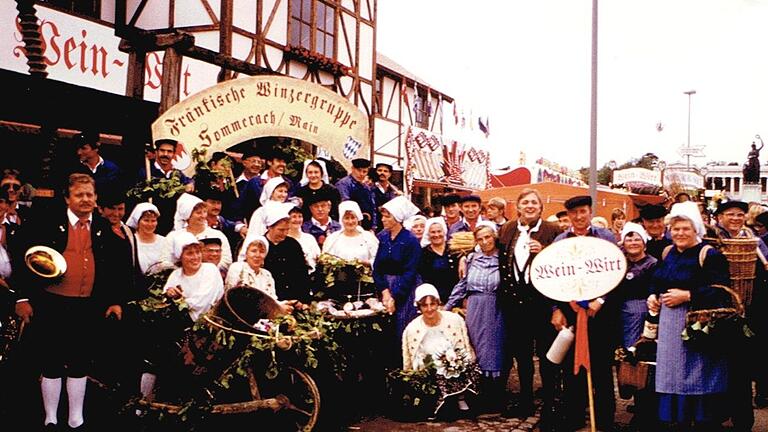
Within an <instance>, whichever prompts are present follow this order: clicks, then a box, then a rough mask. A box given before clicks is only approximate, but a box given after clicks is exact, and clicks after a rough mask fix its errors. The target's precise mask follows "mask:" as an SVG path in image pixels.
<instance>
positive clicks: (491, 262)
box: [445, 222, 509, 410]
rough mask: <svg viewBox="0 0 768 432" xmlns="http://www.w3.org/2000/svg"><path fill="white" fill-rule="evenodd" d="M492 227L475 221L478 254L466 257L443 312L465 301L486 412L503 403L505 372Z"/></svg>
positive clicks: (494, 242)
mask: <svg viewBox="0 0 768 432" xmlns="http://www.w3.org/2000/svg"><path fill="white" fill-rule="evenodd" d="M495 228H496V227H495V225H493V226H492V225H491V224H490V223H488V222H479V223H478V225H477V227H475V231H474V235H475V242H476V243H477V245H478V246H479V247H480V251H479V252H473V253H471V254H470V255H469V256H468V257H467V271H466V274H465V276H464V277H463V278H462V279H461V280H460V281H459V283H458V284H456V286H455V287H454V288H453V292H451V296H450V297H449V298H448V302H447V303H446V304H445V310H451V309H452V308H454V307H456V306H461V303H462V301H463V300H464V299H465V298H466V299H467V318H466V320H467V329H468V330H469V340H470V342H471V343H472V347H473V348H474V349H475V353H476V355H477V363H478V365H479V366H480V371H481V372H482V374H483V377H482V380H481V393H482V394H484V395H485V396H484V399H485V401H486V409H489V410H494V409H496V408H500V406H497V405H499V404H500V403H503V402H504V401H506V398H505V397H504V392H505V391H506V383H507V371H508V370H509V365H508V362H507V359H506V357H505V346H504V341H505V340H506V332H505V326H504V317H503V315H502V310H501V308H499V307H498V304H497V302H496V293H497V290H498V288H499V282H500V277H501V275H500V273H499V248H498V245H497V241H496V240H497V237H496V229H495Z"/></svg>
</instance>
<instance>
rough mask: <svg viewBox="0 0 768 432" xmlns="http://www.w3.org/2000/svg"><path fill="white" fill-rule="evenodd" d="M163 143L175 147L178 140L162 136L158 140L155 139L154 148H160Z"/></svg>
mask: <svg viewBox="0 0 768 432" xmlns="http://www.w3.org/2000/svg"><path fill="white" fill-rule="evenodd" d="M163 144H170V145H172V146H173V148H174V149H175V148H176V146H177V145H179V142H178V141H176V140H175V139H170V138H162V139H159V140H157V141H155V149H158V148H160V146H161V145H163Z"/></svg>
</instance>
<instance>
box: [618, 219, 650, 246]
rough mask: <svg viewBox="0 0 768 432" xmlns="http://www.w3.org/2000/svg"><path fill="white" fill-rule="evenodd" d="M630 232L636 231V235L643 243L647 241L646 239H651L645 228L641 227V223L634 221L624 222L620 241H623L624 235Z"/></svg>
mask: <svg viewBox="0 0 768 432" xmlns="http://www.w3.org/2000/svg"><path fill="white" fill-rule="evenodd" d="M630 233H637V235H639V236H640V237H641V238H642V239H643V242H644V243H648V240H650V239H651V236H649V235H648V232H647V231H645V228H643V226H642V225H640V224H637V223H634V222H627V223H625V224H624V228H622V229H621V241H624V237H626V236H627V235H628V234H630Z"/></svg>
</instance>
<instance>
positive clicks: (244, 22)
mask: <svg viewBox="0 0 768 432" xmlns="http://www.w3.org/2000/svg"><path fill="white" fill-rule="evenodd" d="M232 7H233V9H234V11H235V13H234V16H233V17H232V25H234V26H235V27H239V28H241V29H243V30H247V31H250V32H254V33H256V2H255V1H253V0H235V1H234V2H233V6H232ZM270 10H271V9H270ZM264 13H265V14H266V17H265V18H264V19H265V20H266V18H268V17H269V13H268V12H267V11H266V10H265V12H264Z"/></svg>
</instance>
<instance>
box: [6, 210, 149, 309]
mask: <svg viewBox="0 0 768 432" xmlns="http://www.w3.org/2000/svg"><path fill="white" fill-rule="evenodd" d="M68 225H69V220H68V219H67V215H66V213H62V214H60V215H59V216H58V217H56V218H55V219H54V220H51V219H50V218H44V217H40V218H37V219H34V220H32V221H30V222H29V223H25V224H24V225H23V226H22V228H21V229H22V230H23V233H22V237H21V242H20V243H21V244H20V245H17V246H16V252H15V253H14V254H13V257H12V259H13V263H14V264H13V270H14V271H13V275H12V278H11V279H12V281H13V282H12V283H13V285H12V286H13V287H15V289H16V292H17V296H18V298H28V299H29V300H30V302H32V304H33V306H34V302H35V298H36V297H37V296H38V295H39V294H40V293H41V292H42V291H43V290H44V289H45V288H46V287H47V286H49V285H50V284H51V281H50V280H47V279H43V278H40V277H38V276H37V275H35V274H34V273H32V272H31V271H30V270H29V269H28V268H27V266H26V264H25V263H24V252H25V251H26V250H27V249H28V248H30V247H32V246H48V247H51V248H53V249H55V250H57V251H59V252H61V253H63V252H64V249H66V247H67V237H68V234H69V227H68ZM123 241H124V240H123V239H121V238H120V237H118V236H117V234H115V233H114V231H112V228H111V226H110V224H109V222H108V221H107V220H106V219H104V218H102V217H100V216H98V215H97V214H95V213H94V214H93V220H92V222H91V242H92V248H93V257H94V260H95V263H94V264H95V271H96V274H95V278H94V283H93V291H92V293H91V297H92V298H93V299H95V300H96V302H97V303H98V304H99V305H100V306H103V307H105V308H106V307H108V306H111V305H119V304H123V303H124V302H125V300H126V299H127V298H128V296H130V294H131V290H132V286H131V285H132V284H131V281H132V280H133V276H134V275H133V273H132V272H131V263H132V262H133V261H132V257H131V255H130V251H129V249H128V248H126V247H125V246H124V243H122V242H123Z"/></svg>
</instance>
